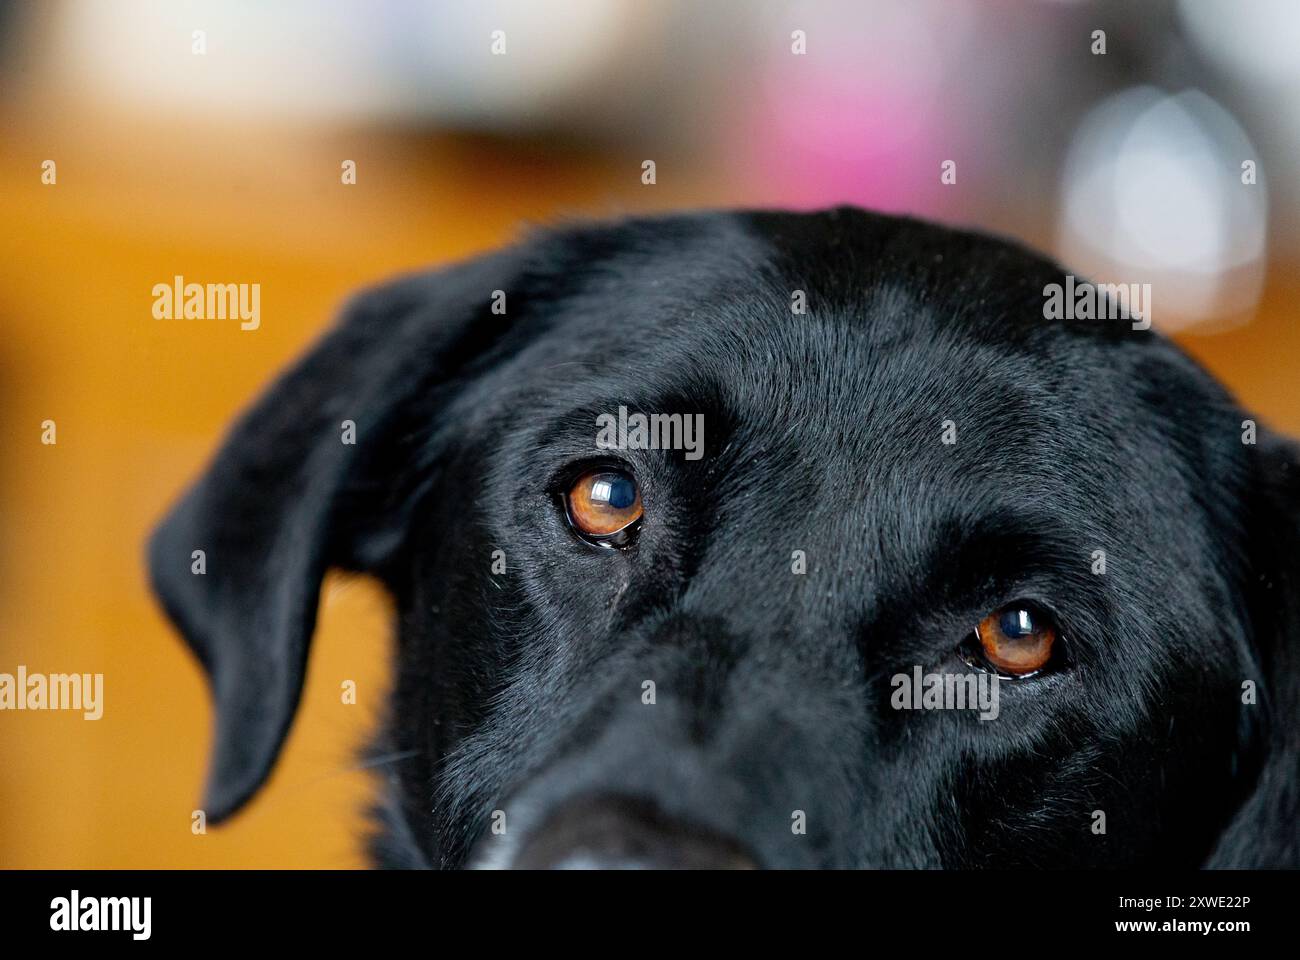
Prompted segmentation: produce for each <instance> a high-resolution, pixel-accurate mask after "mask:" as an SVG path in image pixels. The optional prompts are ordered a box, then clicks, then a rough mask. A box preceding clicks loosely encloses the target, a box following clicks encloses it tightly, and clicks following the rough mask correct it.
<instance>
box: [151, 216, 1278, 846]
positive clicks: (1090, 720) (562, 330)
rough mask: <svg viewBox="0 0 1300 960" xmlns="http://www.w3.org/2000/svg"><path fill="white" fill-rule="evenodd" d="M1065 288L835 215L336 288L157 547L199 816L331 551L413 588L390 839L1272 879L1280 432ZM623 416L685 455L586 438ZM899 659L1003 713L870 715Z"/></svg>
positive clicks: (288, 650) (241, 782) (291, 652)
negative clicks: (1197, 869)
mask: <svg viewBox="0 0 1300 960" xmlns="http://www.w3.org/2000/svg"><path fill="white" fill-rule="evenodd" d="M1062 282H1063V273H1062V270H1061V269H1060V268H1059V267H1057V266H1055V265H1053V264H1052V263H1050V262H1047V261H1045V260H1043V259H1040V258H1039V257H1037V256H1034V255H1031V254H1029V253H1027V252H1025V251H1024V250H1022V249H1020V248H1018V247H1015V246H1013V245H1010V244H1007V243H1004V242H1001V241H996V240H992V239H989V238H986V237H981V236H976V235H972V234H967V233H960V232H954V231H951V230H947V229H941V228H938V227H935V226H930V225H926V224H923V223H918V222H915V221H912V220H905V219H895V218H890V217H883V216H877V215H873V214H869V213H864V212H862V211H858V210H853V209H840V210H834V211H830V212H826V213H819V214H809V215H794V214H784V213H734V214H733V213H716V214H715V213H710V214H701V215H690V216H678V217H670V218H665V219H652V220H642V221H632V222H625V223H618V224H613V225H604V226H601V225H597V226H579V227H571V228H565V229H561V230H557V231H554V232H550V233H545V234H542V235H540V236H537V237H535V238H533V239H531V240H529V241H528V242H525V243H523V244H522V245H520V246H518V247H516V248H513V249H509V250H506V251H504V252H501V253H498V254H495V255H492V256H488V257H484V258H481V259H478V260H475V261H473V262H469V263H465V264H462V265H459V266H455V267H452V268H451V269H448V270H444V271H440V272H437V273H430V274H426V275H420V276H415V277H411V278H409V279H404V280H400V281H398V282H395V283H392V284H390V285H388V286H385V287H382V288H380V289H377V290H375V291H372V292H369V293H366V294H364V295H362V296H361V297H359V298H358V299H357V300H356V302H355V303H354V304H353V305H352V306H351V307H350V309H348V310H347V312H346V314H345V316H344V318H343V320H342V322H341V323H340V325H339V326H338V327H337V328H336V329H335V330H334V331H333V332H332V333H330V334H329V335H328V336H326V337H325V338H324V340H322V341H321V343H320V344H319V345H318V346H316V347H315V349H313V350H312V351H311V352H310V353H309V354H308V355H307V356H306V357H305V358H304V359H303V360H302V362H301V363H299V365H298V366H297V367H296V368H294V369H293V370H291V371H290V372H289V373H288V374H286V375H285V376H284V377H283V378H282V379H281V380H280V381H279V382H278V383H277V384H276V385H275V386H274V387H273V388H272V389H271V391H270V393H269V394H268V395H267V396H266V397H264V398H263V399H262V400H261V401H260V402H259V403H258V404H257V405H256V406H255V407H254V408H253V409H252V410H251V411H250V412H249V413H248V414H247V415H246V416H245V417H244V418H243V419H242V420H241V421H240V422H239V424H238V425H237V426H236V427H235V429H234V431H233V433H232V434H231V436H230V437H229V439H228V440H227V441H226V444H225V446H224V447H223V448H222V450H221V452H220V454H219V455H218V456H217V458H216V460H215V462H214V463H213V464H212V466H211V467H210V469H209V470H208V472H207V473H206V474H205V475H204V477H203V478H202V479H201V480H200V482H199V483H198V485H197V486H196V487H195V489H194V490H192V491H191V492H190V493H189V494H188V496H186V497H185V499H184V500H183V501H182V502H181V503H180V504H179V506H177V507H176V509H175V510H174V511H173V512H172V514H171V515H170V516H169V517H168V518H167V519H166V520H165V522H164V523H163V524H162V526H161V527H160V529H159V530H158V531H157V533H156V534H155V536H154V538H153V541H152V543H151V546H150V563H151V566H152V572H153V577H154V582H155V585H156V589H157V591H158V593H159V594H160V595H161V597H162V599H163V602H164V604H165V606H166V609H167V611H168V613H169V614H170V616H171V617H172V618H173V619H174V620H175V621H176V623H177V624H178V625H179V627H180V629H181V631H182V632H183V633H184V635H185V636H186V638H187V639H188V640H189V642H190V644H191V645H192V646H193V648H194V650H195V651H196V652H197V654H198V657H199V659H200V660H201V661H202V663H203V665H204V667H205V668H206V669H207V671H208V672H209V673H210V675H211V682H212V689H213V694H214V698H215V701H216V710H217V731H216V756H215V759H214V763H213V768H212V774H211V779H210V783H209V786H208V797H207V809H208V813H209V816H210V817H211V818H212V819H213V820H217V819H220V818H223V817H226V816H228V815H229V814H231V813H232V812H234V811H235V810H236V809H238V808H239V807H240V806H241V805H242V804H243V803H244V802H245V801H246V800H248V798H249V796H250V795H251V794H252V793H253V792H254V791H255V790H256V789H257V788H258V786H259V785H260V784H261V783H262V782H263V780H264V779H265V778H266V776H267V775H268V772H269V771H270V769H271V767H272V765H273V764H274V761H275V758H276V754H277V751H278V750H279V748H280V745H281V742H282V741H283V739H284V736H285V733H286V730H287V729H288V727H289V724H290V721H291V719H292V716H293V713H294V709H295V706H296V704H297V701H298V697H299V690H300V687H301V685H302V680H303V669H304V663H305V661H306V658H307V648H308V644H309V641H310V638H311V635H312V630H313V626H314V621H315V616H316V606H317V598H318V592H319V587H320V584H321V579H322V576H323V574H324V573H325V571H326V568H328V567H342V568H347V569H353V570H363V571H370V572H372V573H375V574H376V575H378V576H379V577H380V578H382V580H383V581H384V582H385V583H386V584H387V585H388V586H389V588H390V589H391V590H392V592H393V594H394V596H395V598H396V601H397V609H398V611H399V619H400V623H399V627H398V630H397V634H398V654H397V661H398V662H397V665H396V686H395V691H394V696H393V702H392V718H391V722H390V724H389V725H388V731H387V734H386V739H385V740H384V743H383V747H384V749H385V750H386V751H388V750H391V751H394V752H396V753H398V754H400V755H402V756H403V757H405V759H403V760H401V761H400V762H398V763H396V764H395V765H394V766H393V767H392V768H391V769H393V770H394V771H396V772H394V773H393V774H392V776H391V790H390V795H391V802H390V803H389V804H388V805H387V807H386V808H385V810H384V811H383V813H382V821H383V831H382V835H381V836H380V837H378V838H377V840H376V842H375V852H376V856H377V859H378V860H379V862H381V863H384V864H388V865H394V866H426V865H427V866H440V867H454V866H462V865H475V864H501V865H505V864H508V865H514V866H581V865H596V866H621V865H650V866H745V865H759V866H767V867H808V866H827V867H830V866H834V867H844V866H853V867H857V866H880V867H899V866H904V867H967V866H998V867H1009V866H1067V865H1081V866H1107V867H1114V866H1125V865H1133V864H1160V865H1172V866H1179V865H1181V866H1188V867H1191V866H1199V865H1208V866H1224V867H1226V866H1231V867H1237V866H1296V865H1297V864H1300V838H1298V831H1300V828H1298V827H1297V823H1298V822H1300V821H1298V814H1300V799H1298V796H1300V786H1298V782H1300V706H1298V704H1300V663H1298V662H1297V661H1298V659H1300V656H1298V654H1300V636H1297V631H1298V630H1300V590H1298V587H1300V584H1298V581H1300V507H1298V504H1300V465H1298V461H1297V457H1296V453H1295V450H1294V449H1293V448H1292V447H1291V446H1289V445H1288V444H1287V443H1286V442H1285V441H1283V440H1280V439H1278V438H1276V437H1274V436H1272V435H1270V434H1269V433H1267V432H1266V431H1264V430H1263V429H1262V428H1260V430H1259V432H1258V435H1257V438H1256V437H1253V436H1252V435H1251V426H1250V425H1249V424H1245V425H1243V421H1245V420H1247V415H1246V414H1244V413H1243V412H1242V411H1241V410H1240V409H1238V407H1237V406H1236V405H1235V404H1234V403H1233V401H1232V400H1231V399H1230V398H1229V397H1228V396H1227V394H1226V393H1225V392H1224V390H1223V389H1221V388H1220V387H1219V386H1218V385H1217V384H1216V383H1215V382H1214V381H1213V380H1212V379H1211V378H1210V377H1209V376H1208V375H1207V374H1206V373H1204V372H1203V371H1202V370H1201V369H1199V368H1198V367H1197V366H1196V365H1195V364H1194V363H1193V362H1192V361H1190V360H1189V359H1188V358H1187V357H1186V356H1184V355H1183V354H1182V353H1181V352H1180V351H1179V350H1178V349H1176V348H1175V347H1174V346H1172V345H1171V344H1170V343H1169V342H1167V341H1166V340H1164V339H1162V338H1161V337H1159V336H1157V335H1155V334H1153V333H1150V332H1145V331H1142V330H1139V329H1134V326H1135V325H1134V324H1133V323H1132V322H1131V321H1130V320H1127V319H1123V320H1109V321H1108V320H1072V321H1071V320H1046V319H1044V316H1045V308H1044V302H1045V295H1044V290H1045V288H1046V287H1048V286H1049V285H1051V284H1056V283H1062ZM502 304H504V313H502V312H501V305H502ZM804 304H806V312H800V308H801V306H802V305H804ZM494 305H495V306H496V307H497V309H495V310H494V309H493V307H494ZM620 406H621V407H625V408H626V410H625V411H624V413H625V414H627V415H628V416H632V415H634V414H637V413H640V414H655V413H659V414H679V415H682V416H684V417H687V418H693V417H695V416H696V415H702V418H703V420H702V422H703V425H704V427H705V428H706V433H705V437H704V439H705V443H704V446H703V455H702V456H698V457H697V458H692V457H691V456H689V455H688V452H687V451H682V450H665V449H634V448H632V447H636V446H637V444H634V443H631V442H628V443H626V444H624V446H623V447H619V446H617V445H615V446H614V447H613V448H611V446H610V444H609V443H608V438H606V442H605V443H602V444H598V443H597V439H598V437H597V433H598V424H599V423H600V422H601V421H600V418H602V417H606V416H617V415H618V414H619V407H620ZM348 420H351V421H354V422H355V427H356V442H355V444H348V443H344V442H341V438H342V436H343V423H344V421H348ZM605 422H608V421H605ZM658 422H659V424H660V426H663V425H664V424H668V423H671V421H667V420H661V421H658ZM691 422H694V421H693V420H692V421H691ZM620 439H623V438H620ZM1256 440H1257V442H1255V441H1256ZM641 446H644V444H641ZM196 549H203V550H205V551H206V552H207V573H206V575H203V576H196V575H193V574H192V573H191V571H190V563H191V561H190V556H191V553H192V551H194V550H196ZM922 671H924V673H925V675H927V676H929V675H932V674H933V675H941V676H950V677H951V676H956V677H958V678H959V679H960V678H962V677H965V676H967V675H969V676H970V677H971V679H973V680H979V679H980V677H981V676H983V677H986V678H991V677H992V676H994V675H996V676H998V677H1000V678H1001V679H999V680H998V682H997V691H998V694H999V697H1000V700H999V708H998V711H997V717H996V719H981V717H980V715H979V714H978V713H977V712H975V711H972V710H962V709H946V710H944V709H936V710H927V709H919V710H910V709H909V710H900V709H896V707H897V706H898V703H897V702H895V701H896V694H897V692H898V690H899V689H900V687H899V686H897V684H898V683H899V680H898V678H899V677H904V678H909V679H910V678H911V677H913V676H919V675H920V674H921V672H922ZM972 689H974V688H972ZM980 689H984V688H982V687H981V688H980ZM940 692H942V691H940Z"/></svg>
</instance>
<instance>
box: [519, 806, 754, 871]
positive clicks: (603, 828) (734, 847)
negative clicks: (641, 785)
mask: <svg viewBox="0 0 1300 960" xmlns="http://www.w3.org/2000/svg"><path fill="white" fill-rule="evenodd" d="M757 866H758V864H757V862H756V861H755V860H754V859H753V857H752V856H751V855H750V854H749V853H748V852H747V851H745V849H744V848H743V847H742V846H741V845H740V844H739V843H738V842H737V841H735V840H732V839H731V838H729V837H726V836H722V835H720V834H717V833H714V832H713V831H711V830H708V829H706V828H703V827H700V826H697V825H694V824H690V823H686V822H684V821H681V820H676V819H673V818H670V817H667V816H665V815H664V814H663V813H662V812H661V811H660V810H659V809H658V808H657V807H655V806H654V805H653V804H650V803H647V802H643V801H638V800H633V799H630V798H627V797H618V796H599V797H594V798H588V799H583V800H578V801H573V802H570V803H567V804H565V805H564V806H563V807H562V808H561V809H560V810H558V811H556V812H555V813H554V814H552V815H551V816H549V817H548V818H547V819H546V820H545V821H544V822H543V823H542V824H541V825H540V826H539V827H538V828H537V829H535V830H534V831H533V832H532V833H531V835H530V836H529V838H528V840H526V841H525V843H524V845H523V847H522V848H521V850H520V851H519V854H518V855H517V856H516V857H515V858H514V860H513V862H512V863H511V867H512V868H513V869H517V870H752V869H756V868H757Z"/></svg>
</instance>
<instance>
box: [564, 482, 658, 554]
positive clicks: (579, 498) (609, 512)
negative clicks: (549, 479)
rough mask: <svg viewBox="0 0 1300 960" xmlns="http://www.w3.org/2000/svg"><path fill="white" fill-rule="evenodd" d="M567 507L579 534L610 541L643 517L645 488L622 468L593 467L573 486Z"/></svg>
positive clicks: (566, 499) (567, 497) (568, 496)
mask: <svg viewBox="0 0 1300 960" xmlns="http://www.w3.org/2000/svg"><path fill="white" fill-rule="evenodd" d="M565 506H566V508H567V510H568V514H569V522H570V523H572V524H573V526H574V528H575V529H576V530H577V531H578V532H579V533H581V534H583V535H585V536H587V537H589V538H592V539H597V540H601V541H606V542H608V541H610V540H611V539H612V538H616V537H618V536H619V535H620V534H626V533H627V532H630V530H631V529H632V525H633V524H635V523H636V522H637V521H638V520H640V519H641V491H640V489H639V488H638V487H637V483H636V480H634V479H633V478H632V477H631V476H630V475H629V474H626V473H623V472H622V471H619V470H591V471H588V472H587V473H584V474H583V475H582V476H580V477H579V478H578V481H577V482H576V483H575V484H574V485H573V486H572V487H571V488H570V489H569V493H568V495H567V496H566V497H565Z"/></svg>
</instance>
